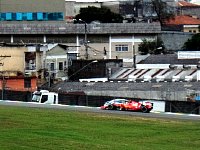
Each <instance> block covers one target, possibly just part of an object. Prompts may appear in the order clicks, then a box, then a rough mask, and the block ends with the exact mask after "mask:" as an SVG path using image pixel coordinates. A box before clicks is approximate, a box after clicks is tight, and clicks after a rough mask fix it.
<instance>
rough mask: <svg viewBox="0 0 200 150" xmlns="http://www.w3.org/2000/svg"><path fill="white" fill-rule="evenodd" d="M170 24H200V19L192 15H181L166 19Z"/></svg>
mask: <svg viewBox="0 0 200 150" xmlns="http://www.w3.org/2000/svg"><path fill="white" fill-rule="evenodd" d="M166 24H169V25H200V19H196V18H193V17H191V16H186V15H181V16H175V17H174V18H172V19H170V20H168V21H166Z"/></svg>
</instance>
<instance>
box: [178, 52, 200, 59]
mask: <svg viewBox="0 0 200 150" xmlns="http://www.w3.org/2000/svg"><path fill="white" fill-rule="evenodd" d="M199 58H200V51H178V59H199Z"/></svg>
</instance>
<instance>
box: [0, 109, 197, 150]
mask: <svg viewBox="0 0 200 150" xmlns="http://www.w3.org/2000/svg"><path fill="white" fill-rule="evenodd" d="M0 149H1V150H16V149H17V150H22V149H23V150H27V149H32V150H36V149H37V150H39V149H42V150H44V149H48V150H64V149H69V150H100V149H102V150H112V149H113V150H118V149H123V150H180V149H181V150H197V149H200V122H198V121H195V122H192V121H180V120H179V121H176V120H163V119H150V118H139V117H133V116H123V115H111V114H97V113H86V112H75V111H74V112H73V111H68V110H53V109H39V108H22V107H11V106H0Z"/></svg>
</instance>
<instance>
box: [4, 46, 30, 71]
mask: <svg viewBox="0 0 200 150" xmlns="http://www.w3.org/2000/svg"><path fill="white" fill-rule="evenodd" d="M24 52H27V48H26V47H0V53H1V56H10V57H5V58H4V59H2V58H1V61H0V62H1V63H3V64H4V65H3V66H0V70H1V71H11V72H22V73H23V72H24V67H25V66H24V61H25V59H24V57H25V56H24Z"/></svg>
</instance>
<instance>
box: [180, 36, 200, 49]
mask: <svg viewBox="0 0 200 150" xmlns="http://www.w3.org/2000/svg"><path fill="white" fill-rule="evenodd" d="M199 43H200V33H197V34H194V35H193V36H192V38H191V39H188V40H187V42H185V43H184V45H183V49H184V50H194V51H199V50H200V44H199Z"/></svg>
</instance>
